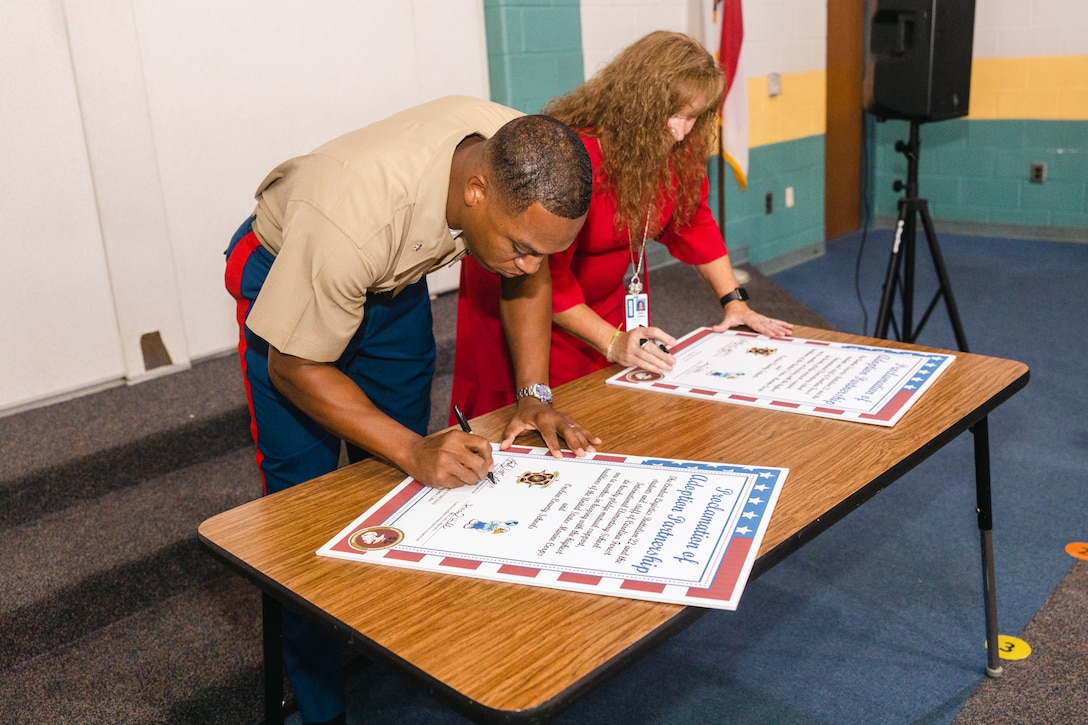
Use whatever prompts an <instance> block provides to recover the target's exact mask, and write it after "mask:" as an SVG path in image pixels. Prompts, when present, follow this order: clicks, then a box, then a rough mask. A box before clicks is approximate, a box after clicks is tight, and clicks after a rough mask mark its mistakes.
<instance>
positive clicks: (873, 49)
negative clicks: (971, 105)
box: [864, 0, 975, 122]
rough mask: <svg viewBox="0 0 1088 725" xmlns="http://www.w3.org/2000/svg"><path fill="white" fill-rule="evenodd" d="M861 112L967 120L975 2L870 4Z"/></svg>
mask: <svg viewBox="0 0 1088 725" xmlns="http://www.w3.org/2000/svg"><path fill="white" fill-rule="evenodd" d="M868 31H869V38H868V43H867V46H866V53H865V77H864V99H865V110H866V111H868V112H869V113H871V114H873V115H874V116H876V117H878V118H880V119H885V118H900V119H906V120H911V121H919V122H924V121H941V120H944V119H946V118H956V117H958V116H966V115H967V107H968V102H969V100H970V93H971V45H972V41H973V36H974V31H975V0H869V25H868Z"/></svg>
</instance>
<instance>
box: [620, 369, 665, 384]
mask: <svg viewBox="0 0 1088 725" xmlns="http://www.w3.org/2000/svg"><path fill="white" fill-rule="evenodd" d="M664 377H665V376H664V375H662V374H661V373H652V372H650V371H649V370H643V369H642V368H638V369H636V370H632V371H631V372H629V373H627V374H626V375H624V378H625V379H626V380H627V382H629V383H653V382H656V381H658V380H661V379H663V378H664Z"/></svg>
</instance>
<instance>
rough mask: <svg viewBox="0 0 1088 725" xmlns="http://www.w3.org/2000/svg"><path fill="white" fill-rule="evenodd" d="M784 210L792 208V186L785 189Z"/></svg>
mask: <svg viewBox="0 0 1088 725" xmlns="http://www.w3.org/2000/svg"><path fill="white" fill-rule="evenodd" d="M786 208H787V209H791V208H793V187H792V186H787V187H786Z"/></svg>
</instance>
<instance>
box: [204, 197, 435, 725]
mask: <svg viewBox="0 0 1088 725" xmlns="http://www.w3.org/2000/svg"><path fill="white" fill-rule="evenodd" d="M252 223H253V217H250V218H249V219H247V220H246V221H245V222H244V223H243V224H242V226H241V227H240V228H239V229H238V231H237V232H236V233H235V235H234V237H233V238H232V239H231V243H230V246H229V247H228V249H227V252H226V256H227V270H226V275H225V279H226V285H227V289H228V291H229V292H230V293H231V294H232V295H233V296H234V298H235V300H236V301H237V318H238V324H239V342H238V352H239V357H240V361H241V364H242V370H243V373H244V376H245V386H246V396H247V399H248V401H249V406H250V414H251V428H252V432H253V438H254V441H255V443H256V446H257V464H258V467H259V469H260V472H261V476H262V479H263V483H264V492H265V494H271V493H275V492H277V491H281V490H283V489H285V488H288V487H290V486H294V485H296V484H299V483H303V482H305V481H308V480H310V479H312V478H316V477H317V476H321V475H323V474H326V473H329V472H330V471H333V470H335V469H336V468H337V466H338V465H339V461H340V450H341V441H340V439H339V438H338V437H336V436H335V435H333V434H331V433H329V432H328V431H326V430H325V429H324V428H322V427H321V426H320V425H318V424H317V423H316V422H314V421H313V420H311V419H310V418H309V417H308V416H307V415H306V414H305V413H303V412H302V411H301V410H299V409H298V408H297V407H295V406H294V404H292V403H291V401H289V400H288V399H287V398H286V397H284V396H283V395H281V394H280V392H279V391H278V390H276V388H275V386H274V385H272V382H271V381H270V380H269V377H268V343H267V342H265V341H264V340H262V339H261V338H259V337H257V336H256V335H254V334H253V333H252V332H251V331H250V330H249V329H248V328H247V327H246V325H245V319H246V315H247V314H248V312H249V308H250V306H251V305H252V304H253V301H254V300H255V299H256V298H257V294H258V292H260V289H261V286H262V285H263V284H264V280H265V277H266V276H267V274H268V271H269V269H270V268H271V266H272V263H273V261H274V260H275V257H274V256H273V255H272V254H271V253H270V252H269V251H268V250H266V249H265V248H264V247H262V246H261V245H260V242H259V241H258V240H257V237H256V235H255V234H253V231H252ZM434 360H435V342H434V332H433V325H432V319H431V304H430V297H429V295H428V293H427V281H426V278H423V279H421V280H420V281H419V282H417V283H415V284H413V285H411V286H409V287H408V288H406V289H405V290H403V291H402V292H401V293H400V294H398V295H397V296H396V297H393V296H392V295H389V294H375V295H370V296H368V298H367V302H366V306H365V311H364V317H363V321H362V324H361V325H360V326H359V329H358V330H357V331H356V333H355V336H354V337H353V338H352V340H351V342H350V343H349V344H348V346H347V348H346V349H345V350H344V353H343V355H341V357H340V359H339V360H337V361H336V366H337V367H338V368H339V369H340V370H341V371H343V372H344V373H345V374H346V375H348V376H349V377H350V378H351V379H352V380H354V381H355V383H356V384H357V385H359V387H360V388H362V390H363V391H364V392H365V393H366V394H367V396H368V397H369V398H370V400H371V401H372V402H373V403H374V405H376V406H377V407H378V409H379V410H381V411H382V412H383V413H385V414H386V415H388V416H390V417H391V418H393V419H394V420H396V421H398V422H399V423H401V424H402V425H404V426H406V427H408V428H410V429H412V430H414V431H415V432H417V433H419V434H420V435H425V434H426V432H427V424H428V422H429V420H430V412H431V399H430V394H431V380H432V378H433V376H434ZM347 450H348V457H349V460H351V461H353V462H354V461H357V460H361V459H362V458H365V457H366V456H367V454H366V453H365V452H364V451H362V450H361V449H358V448H356V447H355V446H352V445H348V446H347ZM299 515H300V516H305V512H304V511H300V512H299ZM335 533H336V532H335V531H330V532H329V536H330V537H331V536H332V535H334V534H335ZM283 645H284V659H285V661H286V664H287V673H288V676H289V677H290V679H291V686H292V689H293V690H294V692H295V699H296V700H297V702H298V704H299V710H300V711H301V713H302V717H303V720H304V721H305V722H321V721H325V720H330V719H332V718H334V717H336V716H337V715H339V714H341V713H343V712H344V684H343V660H342V652H341V643H340V640H339V638H338V637H336V636H335V635H334V634H332V633H331V632H329V631H328V630H327V629H325V628H324V627H322V626H320V625H318V624H317V623H315V622H312V621H311V620H309V619H307V618H305V617H302V616H299V615H297V614H295V613H293V612H291V611H290V610H289V609H285V610H284V611H283Z"/></svg>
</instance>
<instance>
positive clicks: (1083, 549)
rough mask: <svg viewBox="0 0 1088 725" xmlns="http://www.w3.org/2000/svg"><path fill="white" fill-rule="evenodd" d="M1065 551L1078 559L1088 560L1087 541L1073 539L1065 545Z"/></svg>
mask: <svg viewBox="0 0 1088 725" xmlns="http://www.w3.org/2000/svg"><path fill="white" fill-rule="evenodd" d="M1065 553H1066V554H1069V556H1075V557H1076V558H1078V559H1085V560H1088V541H1074V542H1073V543H1071V544H1066V545H1065Z"/></svg>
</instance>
